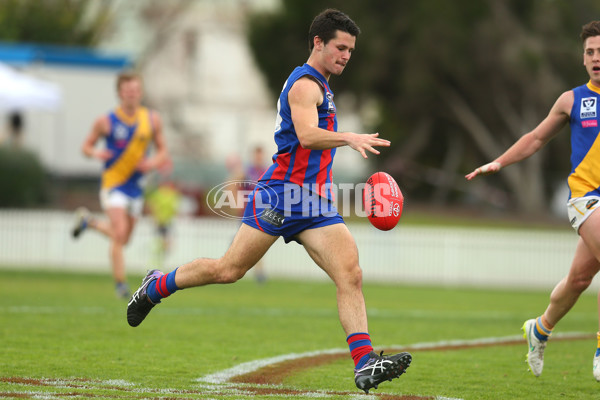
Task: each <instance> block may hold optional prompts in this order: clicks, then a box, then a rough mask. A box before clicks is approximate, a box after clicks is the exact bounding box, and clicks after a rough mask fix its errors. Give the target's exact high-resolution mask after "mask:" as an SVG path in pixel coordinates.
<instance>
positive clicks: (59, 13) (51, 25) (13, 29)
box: [0, 0, 111, 45]
mask: <svg viewBox="0 0 600 400" xmlns="http://www.w3.org/2000/svg"><path fill="white" fill-rule="evenodd" d="M91 5H92V3H91V2H87V1H83V0H2V1H0V40H5V41H15V42H36V43H48V44H64V45H94V44H96V43H97V42H98V41H99V40H100V32H101V31H102V30H103V28H104V27H105V26H106V24H107V23H108V21H109V16H110V12H109V10H110V5H111V2H94V3H93V5H94V6H95V7H96V9H95V10H92V11H93V12H91V13H88V11H89V10H90V7H91Z"/></svg>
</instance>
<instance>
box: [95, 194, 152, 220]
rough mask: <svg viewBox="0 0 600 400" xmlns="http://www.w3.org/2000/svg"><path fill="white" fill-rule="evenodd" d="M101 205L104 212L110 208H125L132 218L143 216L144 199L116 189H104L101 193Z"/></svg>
mask: <svg viewBox="0 0 600 400" xmlns="http://www.w3.org/2000/svg"><path fill="white" fill-rule="evenodd" d="M100 205H101V206H102V209H103V210H104V211H106V210H108V209H109V208H124V209H125V210H126V211H127V214H129V215H131V216H132V217H136V218H137V217H139V216H140V215H142V210H143V208H144V198H143V197H142V196H139V197H131V196H128V195H126V194H125V193H123V192H121V191H120V190H116V189H103V190H101V191H100Z"/></svg>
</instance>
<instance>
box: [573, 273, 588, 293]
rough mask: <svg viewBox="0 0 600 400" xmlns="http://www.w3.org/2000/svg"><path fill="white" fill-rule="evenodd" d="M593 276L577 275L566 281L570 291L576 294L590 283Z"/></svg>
mask: <svg viewBox="0 0 600 400" xmlns="http://www.w3.org/2000/svg"><path fill="white" fill-rule="evenodd" d="M592 279H593V276H588V275H579V276H575V277H572V278H571V279H569V280H568V283H569V286H570V287H571V289H572V290H573V291H575V292H577V293H582V292H583V291H584V290H585V289H587V288H588V287H589V286H590V285H591V283H592Z"/></svg>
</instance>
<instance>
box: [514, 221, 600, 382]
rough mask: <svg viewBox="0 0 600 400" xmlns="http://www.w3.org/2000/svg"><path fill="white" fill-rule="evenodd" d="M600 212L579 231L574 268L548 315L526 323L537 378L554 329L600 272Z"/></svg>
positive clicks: (552, 298) (555, 295) (598, 369)
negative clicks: (599, 234)
mask: <svg viewBox="0 0 600 400" xmlns="http://www.w3.org/2000/svg"><path fill="white" fill-rule="evenodd" d="M599 223H600V213H597V212H595V213H593V214H592V215H590V216H589V217H588V219H587V220H586V221H585V222H584V223H583V224H582V225H581V227H580V228H579V234H580V236H581V237H580V239H579V241H578V243H577V247H576V249H575V255H574V257H573V261H572V263H571V268H570V270H569V273H568V275H567V276H566V277H564V278H563V279H562V280H561V281H560V282H559V283H558V284H557V285H556V286H555V287H554V290H552V293H551V295H550V304H549V305H548V308H546V311H545V312H544V314H543V315H542V316H541V317H539V318H537V319H531V320H528V321H525V324H524V325H523V330H524V337H525V338H526V339H527V342H528V352H527V363H528V364H529V369H530V370H531V372H532V373H533V374H534V375H535V376H540V375H541V373H542V370H543V367H544V350H545V347H546V344H547V340H548V338H549V337H550V335H551V333H552V330H553V329H554V327H555V326H556V324H558V322H559V321H560V320H561V319H562V318H563V317H564V316H565V315H566V314H567V313H568V312H569V311H570V310H571V308H573V306H574V305H575V303H576V302H577V300H578V299H579V296H580V295H581V293H583V291H584V290H585V289H587V288H588V286H589V285H590V284H591V283H592V279H593V278H594V276H595V275H596V274H597V273H598V271H599V270H600V262H599V261H598V260H599V259H600V243H598V240H597V239H598V238H597V234H596V233H595V232H597V229H598V228H600V226H598V224H599ZM599 318H600V317H599ZM599 364H600V357H597V356H594V376H596V375H598V376H597V378H596V379H600V365H599Z"/></svg>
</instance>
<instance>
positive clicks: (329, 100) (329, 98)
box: [325, 92, 335, 114]
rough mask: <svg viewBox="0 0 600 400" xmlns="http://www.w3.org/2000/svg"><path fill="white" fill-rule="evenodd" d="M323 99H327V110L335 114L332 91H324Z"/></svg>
mask: <svg viewBox="0 0 600 400" xmlns="http://www.w3.org/2000/svg"><path fill="white" fill-rule="evenodd" d="M325 99H326V100H327V112H328V113H330V114H335V104H334V103H333V93H329V92H328V93H326V94H325Z"/></svg>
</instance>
